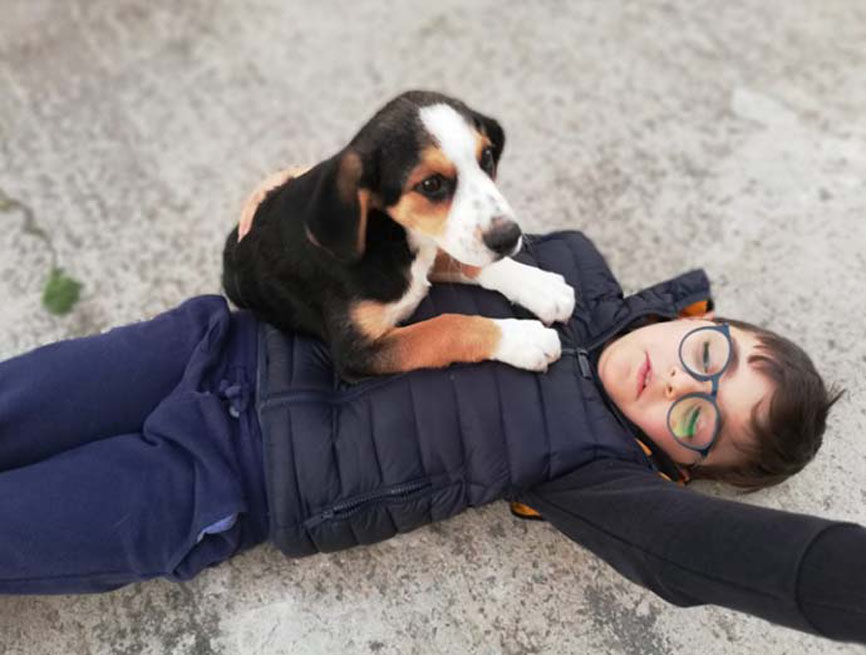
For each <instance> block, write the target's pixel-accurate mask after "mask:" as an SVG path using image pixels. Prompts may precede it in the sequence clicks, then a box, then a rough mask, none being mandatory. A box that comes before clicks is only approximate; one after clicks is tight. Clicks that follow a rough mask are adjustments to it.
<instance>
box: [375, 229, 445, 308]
mask: <svg viewBox="0 0 866 655" xmlns="http://www.w3.org/2000/svg"><path fill="white" fill-rule="evenodd" d="M435 260H436V244H434V243H429V244H428V243H425V244H421V245H419V246H418V250H417V251H416V253H415V259H414V261H413V262H412V265H411V266H410V268H409V287H408V288H407V289H406V293H404V294H403V296H402V297H401V298H400V299H399V300H395V301H394V302H391V303H388V304H387V305H385V306H384V318H385V320H386V321H387V322H388V323H389V324H391V325H396V324H397V323H399V322H400V321H402V320H403V319H404V318H407V317H408V316H409V315H410V314H411V313H412V312H414V311H415V308H416V307H418V304H419V303H420V302H421V301H422V300H423V299H424V296H426V295H427V291H428V289H429V288H430V281H429V280H428V279H427V274H428V273H429V272H430V269H431V268H432V267H433V262H434V261H435Z"/></svg>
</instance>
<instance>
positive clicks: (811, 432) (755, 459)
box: [689, 318, 844, 492]
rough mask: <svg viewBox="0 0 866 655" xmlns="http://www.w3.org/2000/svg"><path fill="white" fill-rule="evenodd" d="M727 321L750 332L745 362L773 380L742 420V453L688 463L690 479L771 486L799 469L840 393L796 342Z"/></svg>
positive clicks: (744, 486) (752, 488)
mask: <svg viewBox="0 0 866 655" xmlns="http://www.w3.org/2000/svg"><path fill="white" fill-rule="evenodd" d="M714 321H715V322H716V323H727V324H728V325H731V326H732V327H735V328H738V329H740V330H743V331H745V332H749V333H751V334H752V335H754V336H755V337H756V338H757V340H758V346H757V349H756V352H754V353H752V354H751V355H750V356H749V358H748V363H749V364H750V365H752V366H754V367H755V368H756V369H757V370H758V371H760V372H761V373H763V374H764V375H766V376H767V377H768V378H769V379H770V380H772V382H773V383H774V386H775V391H774V392H773V397H772V398H771V399H770V404H769V410H768V411H767V412H765V414H764V416H763V417H759V416H758V412H757V407H755V408H754V409H753V410H752V416H751V418H750V419H749V422H748V424H747V432H748V434H749V435H750V436H751V437H752V439H750V440H749V441H750V442H751V443H750V445H749V446H748V447H743V448H741V449H742V450H744V452H745V454H746V456H747V459H746V461H745V462H744V463H743V464H740V465H737V466H701V465H700V463H698V464H697V465H695V466H693V467H692V468H691V469H690V470H689V473H690V475H691V477H692V479H709V480H719V481H721V482H727V483H728V484H732V485H734V486H736V487H740V488H741V489H743V490H745V491H750V492H751V491H757V490H758V489H763V488H765V487H771V486H773V485H776V484H779V483H780V482H782V481H784V480H786V479H788V478H789V477H790V476H792V475H794V474H795V473H797V472H799V471H801V470H802V469H803V467H804V466H806V464H808V463H809V462H810V461H811V460H812V458H814V457H815V454H816V453H817V452H818V449H819V448H820V447H821V441H822V437H823V434H824V428H825V427H826V421H827V413H828V411H829V410H830V407H832V406H833V404H834V403H835V402H836V401H837V400H839V398H840V396H841V395H842V394H843V393H844V390H842V389H835V388H831V389H827V387H826V386H825V384H824V380H822V379H821V376H820V375H819V374H818V371H817V370H815V366H814V364H812V360H811V359H809V356H808V355H807V354H806V353H805V352H804V351H803V349H802V348H800V347H799V346H798V345H797V344H795V343H793V342H791V341H789V340H788V339H786V338H784V337H781V336H779V335H778V334H775V333H773V332H770V331H769V330H765V329H763V328H760V327H757V326H755V325H751V324H749V323H745V322H743V321H734V320H729V319H723V318H716V319H714Z"/></svg>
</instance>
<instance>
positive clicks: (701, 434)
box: [668, 329, 730, 449]
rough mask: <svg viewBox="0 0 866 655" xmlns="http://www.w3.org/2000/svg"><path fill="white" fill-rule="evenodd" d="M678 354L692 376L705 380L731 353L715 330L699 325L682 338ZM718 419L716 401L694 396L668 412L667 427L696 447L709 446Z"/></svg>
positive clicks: (717, 371) (725, 340) (722, 336)
mask: <svg viewBox="0 0 866 655" xmlns="http://www.w3.org/2000/svg"><path fill="white" fill-rule="evenodd" d="M680 356H681V357H682V362H683V364H684V365H685V368H686V371H687V372H688V373H689V374H690V375H692V377H694V378H697V379H699V380H705V379H707V378H709V377H712V376H714V375H717V374H718V373H719V372H720V371H722V370H723V369H724V367H725V365H726V364H727V363H728V359H729V357H730V344H729V342H728V340H727V338H726V337H725V335H724V334H722V333H721V332H719V331H718V330H708V329H699V330H695V331H693V332H691V333H689V334H688V335H686V337H685V338H684V339H683V342H682V344H680ZM707 391H709V389H707ZM718 422H719V413H718V409H717V408H716V405H715V404H714V403H713V402H711V401H710V400H709V399H707V398H701V397H696V396H686V397H685V398H681V399H680V400H678V401H677V402H675V403H674V405H673V407H671V411H670V413H669V414H668V427H669V428H670V430H671V432H672V433H673V435H674V436H675V437H676V438H677V439H679V440H681V441H682V442H683V443H685V444H687V445H688V446H689V447H691V448H695V449H703V448H708V447H709V446H710V444H711V443H712V440H713V437H714V436H715V432H716V426H717V425H718Z"/></svg>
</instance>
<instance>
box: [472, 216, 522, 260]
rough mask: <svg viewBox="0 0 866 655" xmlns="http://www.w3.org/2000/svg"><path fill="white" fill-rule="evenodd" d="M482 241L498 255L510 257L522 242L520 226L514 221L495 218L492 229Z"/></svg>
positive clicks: (485, 234)
mask: <svg viewBox="0 0 866 655" xmlns="http://www.w3.org/2000/svg"><path fill="white" fill-rule="evenodd" d="M481 239H482V241H484V245H485V246H487V247H488V248H490V249H491V250H492V251H493V252H495V253H496V254H497V255H510V254H512V253H513V252H514V248H515V247H516V246H517V242H518V241H519V240H520V226H519V225H517V223H515V222H514V221H509V220H507V219H504V218H494V219H493V224H492V225H491V227H490V229H489V230H487V232H485V233H484V236H483V237H482V238H481Z"/></svg>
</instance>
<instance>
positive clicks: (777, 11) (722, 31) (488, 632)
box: [0, 0, 866, 655]
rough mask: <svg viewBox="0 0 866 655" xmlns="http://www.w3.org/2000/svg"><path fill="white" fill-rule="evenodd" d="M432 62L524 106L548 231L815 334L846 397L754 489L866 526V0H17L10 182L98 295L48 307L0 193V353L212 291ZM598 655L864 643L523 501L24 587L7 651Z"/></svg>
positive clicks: (433, 73)
mask: <svg viewBox="0 0 866 655" xmlns="http://www.w3.org/2000/svg"><path fill="white" fill-rule="evenodd" d="M410 87H427V88H435V89H440V90H444V91H446V92H450V93H452V94H455V95H457V96H460V97H462V98H464V99H465V100H466V101H467V102H469V103H470V104H472V105H474V106H476V107H478V108H480V109H483V110H485V111H487V112H488V113H490V114H492V115H494V116H496V117H498V118H499V119H500V120H501V121H502V123H503V124H504V126H505V128H506V130H507V133H508V145H507V149H506V154H505V157H504V160H503V163H502V167H501V186H502V188H503V189H504V191H505V193H506V195H507V196H508V197H509V199H510V201H511V203H512V204H513V205H514V207H515V208H516V209H517V210H518V211H519V214H520V215H521V216H522V219H523V222H524V224H525V225H526V226H527V227H528V228H530V229H532V230H537V231H542V230H548V229H553V228H565V227H569V228H573V227H577V228H581V229H583V230H585V231H586V232H587V233H588V234H589V235H590V236H592V237H593V238H594V239H596V241H597V242H598V244H599V245H600V247H601V249H602V251H603V252H605V253H606V254H607V255H608V257H609V260H610V262H611V264H612V266H613V268H614V270H615V271H616V273H617V274H618V275H619V276H621V278H622V280H623V281H624V283H625V285H626V287H627V288H628V289H630V290H634V289H637V288H638V287H641V286H643V285H645V284H648V283H651V282H654V281H657V280H660V279H662V278H665V277H667V276H670V275H673V274H676V273H677V272H680V271H683V270H685V269H687V268H690V267H694V266H704V267H706V268H707V269H708V271H709V273H710V275H711V277H712V278H713V279H714V281H715V290H716V294H717V299H718V305H719V308H720V311H721V312H723V313H724V314H727V315H731V316H737V317H744V318H748V319H751V320H753V321H756V322H758V323H760V324H763V325H767V326H769V327H771V328H774V329H777V330H779V331H781V332H784V333H786V334H790V335H795V336H796V337H797V338H798V340H799V341H800V342H801V343H802V344H803V345H804V346H805V347H806V348H807V350H809V351H810V352H811V353H812V354H813V355H814V357H815V359H816V361H817V362H818V363H819V367H820V369H821V371H822V372H823V373H825V374H826V376H827V378H828V379H829V380H832V381H837V382H839V383H841V384H844V385H845V386H846V387H847V388H848V395H847V396H846V397H845V399H844V400H843V401H842V402H841V403H840V404H839V405H838V407H837V410H836V411H835V412H834V415H833V417H832V421H831V423H830V426H829V430H828V434H827V438H826V445H825V446H824V448H823V450H822V452H821V453H820V455H819V457H818V458H817V460H816V461H815V463H814V464H812V465H811V466H810V467H808V469H807V470H806V471H805V472H804V473H802V474H801V475H800V476H799V477H798V478H797V479H794V480H792V481H790V482H789V483H787V484H785V485H783V486H781V487H780V488H777V489H775V490H772V491H767V492H765V493H760V494H758V495H756V496H754V497H752V498H750V499H749V502H754V503H759V504H761V505H766V506H770V507H778V508H785V509H789V510H797V511H804V512H812V513H817V514H820V515H824V516H830V517H836V518H840V519H851V520H855V521H859V522H860V523H866V441H864V433H866V409H864V407H866V383H864V381H863V380H864V372H866V327H864V326H866V303H864V284H866V258H864V250H866V5H864V3H863V2H862V1H861V0H848V1H844V0H823V1H822V2H817V0H774V1H773V0H771V1H760V2H759V1H749V0H730V1H728V2H716V1H712V0H704V1H700V2H679V3H678V2H661V1H656V0H653V1H647V2H608V1H601V0H599V1H595V2H583V1H575V2H553V1H549V2H541V3H525V2H515V1H511V2H494V1H487V2H479V3H472V4H470V3H464V2H460V1H459V0H439V1H438V2H427V3H413V2H400V1H396V0H391V1H387V0H379V1H377V2H318V3H309V4H301V3H292V2H280V1H278V0H271V1H267V0H261V1H256V2H249V3H240V2H232V1H230V0H189V1H187V2H182V3H180V2H174V1H173V0H88V1H84V0H70V1H68V2H64V1H61V0H3V2H2V3H0V90H2V93H0V189H2V190H4V191H5V192H6V193H8V194H10V195H11V196H13V197H15V198H17V199H19V200H20V201H21V202H23V203H26V205H27V206H29V207H30V208H32V210H33V212H34V213H35V215H36V217H37V219H38V221H39V222H40V223H41V225H42V226H44V227H45V229H46V230H48V231H49V232H50V234H51V238H52V240H53V245H54V247H55V248H56V250H57V252H58V253H59V256H60V258H61V262H62V263H63V264H64V265H65V266H66V267H67V269H68V270H69V272H70V273H72V274H73V275H75V276H76V277H78V278H80V279H81V280H82V281H83V282H84V284H85V289H84V298H83V301H82V302H81V304H80V305H79V306H78V308H77V309H76V310H75V312H74V313H73V314H72V315H70V316H68V317H65V318H62V319H58V318H53V317H51V316H49V315H47V314H46V313H44V312H43V311H42V310H41V308H40V305H39V291H40V286H41V284H42V281H43V276H44V274H45V273H46V269H47V266H48V254H47V252H46V249H45V247H44V246H43V244H41V243H40V242H39V241H38V240H37V239H35V238H33V237H32V236H30V235H28V234H25V233H24V232H22V230H21V216H20V215H18V214H8V213H7V214H0V226H2V229H0V298H2V310H0V356H10V355H13V354H15V353H18V352H21V351H24V350H26V349H28V348H31V347H33V346H35V345H37V344H40V343H45V342H48V341H52V340H55V339H59V338H63V337H67V336H71V335H80V334H85V333H90V332H95V331H99V330H102V329H104V328H106V327H109V326H112V325H116V324H121V323H124V322H129V321H133V320H137V319H141V318H144V317H148V316H151V315H153V314H155V313H157V312H159V311H160V310H163V309H165V308H168V307H170V306H172V305H173V304H175V303H177V302H179V301H181V300H183V299H185V298H187V297H188V296H191V295H194V294H198V293H205V292H215V291H218V289H219V287H218V275H219V266H220V263H219V253H220V248H221V243H222V239H223V237H224V235H225V233H226V232H227V231H228V230H229V228H230V227H231V225H232V223H233V221H234V220H236V217H237V216H238V211H239V207H240V204H241V202H242V199H243V197H244V195H245V194H246V193H247V191H248V190H249V189H251V188H252V186H253V185H254V184H255V183H256V182H257V181H258V179H259V178H260V177H262V176H263V175H264V174H265V173H268V172H269V171H271V170H272V169H275V168H277V167H281V166H283V165H286V164H290V163H302V162H314V161H316V160H318V159H320V158H323V157H325V156H327V155H330V154H331V153H332V152H333V151H334V150H335V149H336V148H337V147H339V146H340V145H341V144H343V143H344V142H345V141H346V139H347V138H348V137H350V136H351V135H352V134H353V132H354V131H355V130H356V129H357V128H358V127H359V126H360V124H361V123H362V122H363V121H364V120H365V119H366V118H367V117H368V116H369V115H370V114H371V113H372V112H373V111H374V110H375V109H376V108H377V107H378V106H379V105H380V104H381V103H383V102H384V101H385V100H387V99H388V98H389V97H391V96H392V95H394V94H395V93H397V92H399V91H401V90H404V89H406V88H410ZM707 491H708V492H710V493H721V494H726V495H728V494H730V492H728V491H726V490H724V489H719V488H715V487H712V486H711V487H708V488H707ZM2 530H3V527H2V525H0V538H2ZM784 547H785V544H779V548H784ZM584 652H593V653H611V654H612V653H629V654H642V655H662V654H666V653H695V652H700V653H702V654H703V655H715V654H722V653H725V654H729V653H739V652H742V653H746V652H749V653H752V652H759V653H763V654H765V655H780V654H782V653H853V652H860V651H859V649H857V648H855V647H852V646H850V645H839V644H834V643H831V642H828V641H824V640H820V639H817V638H813V637H808V636H804V635H801V634H798V633H795V632H793V631H790V630H786V629H783V628H778V627H774V626H771V625H769V624H767V623H764V622H762V621H759V620H757V619H752V618H749V617H746V616H743V615H739V614H735V613H732V612H729V611H725V610H720V609H716V608H696V609H690V610H681V609H677V608H674V607H671V606H669V605H667V604H665V603H664V602H662V601H660V600H659V599H657V598H655V597H654V596H653V595H651V594H650V593H647V592H645V591H643V590H641V589H639V588H638V587H636V586H634V585H632V584H631V583H629V582H627V581H625V580H624V579H623V578H621V577H620V576H619V575H617V574H616V573H614V572H613V571H612V570H611V569H610V568H608V567H607V566H606V565H605V564H603V563H601V562H600V561H598V560H597V559H596V558H594V557H593V556H591V555H590V554H588V553H587V552H585V551H584V550H582V549H581V548H580V547H577V546H575V545H574V544H572V543H570V542H568V541H567V540H565V539H564V538H562V537H560V536H559V535H557V534H556V533H554V532H553V531H552V530H551V529H550V528H549V527H546V526H544V525H536V524H529V525H527V524H525V523H521V522H517V521H515V520H513V519H512V518H511V517H510V516H509V514H508V512H507V509H506V507H505V506H504V505H502V504H495V505H492V506H489V507H486V508H484V509H482V510H480V511H470V512H467V513H466V514H464V515H462V516H460V517H458V518H457V519H454V520H452V521H449V522H446V523H444V524H440V525H436V526H433V527H429V528H425V529H421V530H418V531H416V532H414V533H412V534H410V535H406V536H402V537H399V538H397V539H394V540H392V541H390V542H388V543H384V544H381V545H378V546H375V547H370V548H363V549H357V550H353V551H350V552H345V553H341V554H337V555H332V556H320V557H313V558H309V559H304V560H301V561H289V560H286V559H284V558H283V557H281V556H280V555H279V554H278V553H277V552H276V551H275V550H273V549H272V548H270V547H261V548H258V549H256V550H254V551H253V552H250V553H249V554H246V555H244V556H242V557H239V558H237V559H235V560H233V561H231V562H230V563H228V564H225V565H223V566H220V567H218V568H216V569H215V570H212V571H210V572H208V573H206V574H204V575H202V576H201V577H200V578H198V579H196V580H195V581H193V582H192V583H190V584H186V585H183V586H179V585H174V584H170V583H166V582H162V581H155V582H149V583H146V584H141V585H136V586H133V587H130V588H126V589H123V590H120V591H117V592H115V593H112V594H108V595H102V596H92V597H33V598H9V597H6V598H0V653H4V654H5V655H24V654H27V655H41V654H48V653H92V654H97V653H100V654H101V653H123V654H137V653H198V654H204V653H227V654H246V653H250V654H251V653H286V654H289V653H291V654H292V655H302V654H304V655H305V654H313V653H328V654H331V653H377V654H379V655H386V654H392V653H400V654H408V653H424V654H426V653H449V654H451V653H484V654H493V653H508V654H514V655H516V654H519V653H584Z"/></svg>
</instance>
